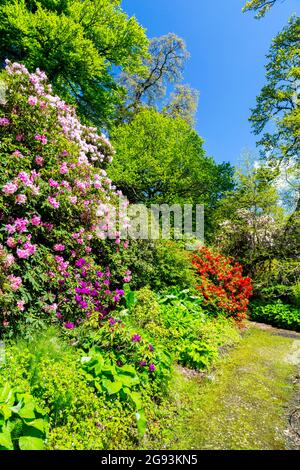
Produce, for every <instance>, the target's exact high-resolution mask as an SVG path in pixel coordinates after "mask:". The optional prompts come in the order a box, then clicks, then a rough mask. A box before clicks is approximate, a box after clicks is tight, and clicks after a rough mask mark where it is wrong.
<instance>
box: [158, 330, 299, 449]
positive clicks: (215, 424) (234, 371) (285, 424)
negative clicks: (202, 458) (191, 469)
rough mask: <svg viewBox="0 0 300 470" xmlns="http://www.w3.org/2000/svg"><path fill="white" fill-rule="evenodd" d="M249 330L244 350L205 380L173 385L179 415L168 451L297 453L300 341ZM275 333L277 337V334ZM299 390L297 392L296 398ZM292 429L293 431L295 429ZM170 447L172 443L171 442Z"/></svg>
mask: <svg viewBox="0 0 300 470" xmlns="http://www.w3.org/2000/svg"><path fill="white" fill-rule="evenodd" d="M283 331H284V336H283V335H281V332H278V331H277V330H276V329H273V328H266V329H262V328H261V325H260V326H259V328H257V327H256V326H255V327H254V326H253V325H251V327H250V329H249V330H248V331H246V332H245V333H244V335H243V339H242V341H241V343H240V345H239V346H238V347H237V348H236V349H234V350H232V351H230V352H229V354H228V355H227V356H225V357H223V358H222V359H221V360H220V361H219V363H218V364H217V366H216V368H215V371H213V372H211V373H210V374H209V375H207V376H206V377H203V375H201V374H200V375H198V376H195V375H190V374H186V373H182V371H181V370H180V369H179V370H178V371H177V374H176V378H175V381H174V384H173V396H174V401H175V403H176V406H177V409H179V410H181V411H180V412H179V415H178V418H177V420H175V422H172V426H171V430H170V431H169V433H168V437H167V439H166V442H165V443H164V444H163V445H162V444H161V443H160V446H161V447H163V448H169V449H229V450H238V449H258V450H264V449H267V450H276V449H278V450H283V449H289V448H294V449H295V448H298V445H299V440H298V436H297V433H296V431H297V426H298V424H299V417H300V413H298V412H296V413H294V415H293V416H294V417H293V420H294V422H292V423H291V424H292V426H290V425H289V417H290V415H291V414H292V412H293V411H294V410H295V409H296V408H297V407H298V406H300V399H299V382H298V384H297V378H296V376H297V370H299V365H300V335H299V337H298V335H297V337H296V339H295V336H292V337H289V335H288V333H289V332H286V331H285V330H283ZM274 333H275V334H274ZM297 388H298V392H297ZM292 428H294V431H293V429H292ZM167 441H168V442H167Z"/></svg>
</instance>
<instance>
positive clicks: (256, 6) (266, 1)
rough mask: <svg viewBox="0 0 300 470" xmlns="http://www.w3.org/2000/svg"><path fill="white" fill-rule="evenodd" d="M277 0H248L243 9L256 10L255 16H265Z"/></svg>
mask: <svg viewBox="0 0 300 470" xmlns="http://www.w3.org/2000/svg"><path fill="white" fill-rule="evenodd" d="M277 2H278V0H250V1H248V2H247V3H246V5H245V6H244V8H243V11H250V10H253V11H255V12H256V18H261V17H262V16H265V14H266V13H267V12H268V11H269V10H271V8H272V7H273V6H274V5H275V3H277Z"/></svg>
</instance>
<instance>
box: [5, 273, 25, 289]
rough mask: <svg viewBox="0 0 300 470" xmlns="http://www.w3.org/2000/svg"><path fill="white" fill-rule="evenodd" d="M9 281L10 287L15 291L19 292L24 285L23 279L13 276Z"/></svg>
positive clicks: (9, 277)
mask: <svg viewBox="0 0 300 470" xmlns="http://www.w3.org/2000/svg"><path fill="white" fill-rule="evenodd" d="M8 280H9V282H10V287H11V288H12V290H13V291H16V290H18V289H19V288H20V287H21V285H22V279H21V278H20V277H16V276H13V275H11V276H8Z"/></svg>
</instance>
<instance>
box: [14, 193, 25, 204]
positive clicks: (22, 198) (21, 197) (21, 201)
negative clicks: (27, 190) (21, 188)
mask: <svg viewBox="0 0 300 470" xmlns="http://www.w3.org/2000/svg"><path fill="white" fill-rule="evenodd" d="M26 201H27V197H26V196H25V194H18V195H17V196H16V203H17V204H25V202H26Z"/></svg>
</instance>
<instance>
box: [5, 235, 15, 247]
mask: <svg viewBox="0 0 300 470" xmlns="http://www.w3.org/2000/svg"><path fill="white" fill-rule="evenodd" d="M6 244H7V246H9V248H15V247H16V245H17V244H16V242H15V240H14V239H13V237H8V239H7V241H6Z"/></svg>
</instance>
